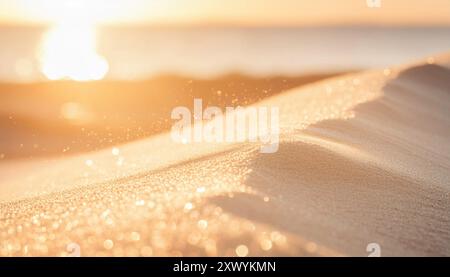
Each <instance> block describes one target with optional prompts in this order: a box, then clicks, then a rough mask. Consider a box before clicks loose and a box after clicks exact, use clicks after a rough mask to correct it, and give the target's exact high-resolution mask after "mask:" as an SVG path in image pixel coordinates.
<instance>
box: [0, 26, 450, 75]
mask: <svg viewBox="0 0 450 277" xmlns="http://www.w3.org/2000/svg"><path fill="white" fill-rule="evenodd" d="M45 31H46V29H45V28H38V27H11V26H3V27H0V81H35V80H40V79H43V78H44V77H43V76H42V74H41V73H40V71H39V61H38V59H37V52H38V51H37V49H38V48H39V45H40V43H41V40H42V36H43V34H44V33H45ZM97 49H98V53H99V54H101V55H103V56H104V57H105V58H106V59H107V60H108V62H109V66H110V70H109V73H108V75H107V78H109V79H131V80H133V79H143V78H147V77H151V76H154V75H159V74H164V73H176V74H183V75H188V76H193V77H201V78H208V77H212V76H216V75H221V74H226V73H230V72H238V73H244V74H250V75H256V76H261V75H298V74H305V73H317V72H331V71H343V70H352V69H361V68H383V67H388V66H389V65H394V64H398V63H404V62H409V61H411V60H414V59H419V58H423V57H426V56H428V55H432V54H436V53H440V52H445V51H448V50H450V28H449V27H427V28H419V27H414V28H400V27H396V28H387V27H317V28H311V27H308V28H238V27H186V28H179V27H102V28H99V29H98V30H97Z"/></svg>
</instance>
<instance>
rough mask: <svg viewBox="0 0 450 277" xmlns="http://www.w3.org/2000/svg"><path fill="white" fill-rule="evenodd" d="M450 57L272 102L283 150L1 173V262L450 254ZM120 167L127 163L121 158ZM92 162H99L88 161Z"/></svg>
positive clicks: (140, 153)
mask: <svg viewBox="0 0 450 277" xmlns="http://www.w3.org/2000/svg"><path fill="white" fill-rule="evenodd" d="M449 66H450V56H442V57H439V58H436V59H435V60H434V61H431V60H429V61H428V62H423V63H422V62H419V63H416V64H413V65H407V66H401V67H397V68H391V69H384V70H375V71H370V72H366V73H361V74H351V75H347V76H344V77H336V78H333V79H329V80H325V81H321V82H319V83H315V84H311V85H309V86H306V87H302V88H300V89H293V90H290V91H287V92H285V93H283V94H280V95H277V96H273V97H271V98H268V99H266V100H263V101H261V102H259V103H257V105H263V106H268V105H272V106H273V105H275V106H278V107H279V109H280V126H281V137H280V148H279V151H278V152H276V153H274V154H262V153H260V152H259V145H257V144H253V143H239V144H226V145H222V144H221V145H215V144H188V145H178V144H177V145H175V144H174V143H173V142H172V141H171V139H170V135H169V134H161V135H157V136H154V137H151V138H148V139H144V140H141V141H137V142H133V143H130V144H126V145H122V146H120V147H118V148H119V149H120V154H118V155H113V154H112V153H111V149H106V150H103V151H99V152H95V153H88V154H82V155H76V156H72V157H66V158H61V159H51V160H49V159H45V160H44V159H41V160H29V161H9V162H4V163H2V164H0V200H1V201H2V202H1V204H0V213H1V214H0V216H1V221H0V241H1V248H0V254H1V255H14V256H16V255H58V256H59V255H63V256H65V255H69V254H70V253H68V250H67V245H69V244H71V243H76V244H78V245H79V246H80V251H81V255H82V256H84V255H86V256H91V255H116V256H121V255H128V256H136V255H143V256H151V255H157V256H160V255H187V256H189V255H241V256H242V255H308V256H309V255H313V256H315V255H318V256H328V255H333V256H334V255H356V256H367V255H368V253H367V252H366V246H367V244H369V243H378V244H379V245H380V247H381V255H382V256H391V255H394V256H395V255H419V256H433V255H439V256H440V255H445V256H449V255H450V145H449V144H448V140H449V138H450V112H449V111H450V69H449ZM116 154H117V153H116ZM86 161H89V162H86Z"/></svg>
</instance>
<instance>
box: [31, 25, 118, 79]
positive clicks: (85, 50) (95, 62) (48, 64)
mask: <svg viewBox="0 0 450 277" xmlns="http://www.w3.org/2000/svg"><path fill="white" fill-rule="evenodd" d="M40 62H41V71H42V73H43V74H44V75H45V76H46V77H47V78H48V79H50V80H60V79H71V80H75V81H91V80H100V79H102V78H103V77H104V76H105V75H106V73H107V72H108V69H109V66H108V62H107V61H106V59H105V58H104V57H102V56H100V55H99V54H97V51H96V37H95V27H94V26H93V25H91V24H80V23H79V22H74V23H60V24H58V25H57V26H55V27H53V28H52V29H50V30H49V31H48V32H47V33H46V34H45V35H44V37H43V41H42V45H41V49H40Z"/></svg>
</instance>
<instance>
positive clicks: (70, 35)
mask: <svg viewBox="0 0 450 277" xmlns="http://www.w3.org/2000/svg"><path fill="white" fill-rule="evenodd" d="M448 49H450V1H448V0H429V1H425V0H395V1H394V0H340V1H332V0H316V1H301V0H276V1H275V0H265V1H260V0H247V1H242V0H240V1H239V0H228V1H219V0H209V1H203V0H165V1H162V0H161V1H156V0H151V1H150V0H149V1H145V0H128V1H126V0H109V1H106V0H91V1H87V0H86V1H85V0H54V1H53V0H16V1H13V0H0V162H1V161H2V160H8V159H17V158H29V157H41V156H59V155H67V154H71V153H76V152H80V151H92V150H96V149H100V148H103V147H109V146H110V145H114V144H119V143H123V142H127V141H131V140H135V139H139V138H142V137H146V136H150V135H153V134H156V133H159V132H163V131H166V130H168V129H169V128H170V126H171V125H172V122H171V120H170V112H171V110H172V109H173V108H174V107H176V106H179V105H184V106H188V107H190V106H192V101H193V98H195V97H201V98H203V99H204V102H205V103H206V104H208V105H216V106H220V107H224V106H230V105H232V106H237V105H248V104H251V103H254V102H256V101H258V100H260V99H262V98H264V97H268V96H270V95H274V94H277V93H280V92H282V91H285V90H287V89H290V88H293V87H297V86H300V85H304V84H307V83H310V82H314V81H318V80H321V79H324V78H327V77H331V76H335V75H339V74H343V73H346V72H350V71H359V70H364V69H370V68H379V69H385V68H389V67H390V66H391V65H395V64H399V63H404V62H409V61H411V60H415V59H422V58H427V57H429V58H430V59H432V56H433V55H435V54H437V53H440V52H445V51H447V50H448Z"/></svg>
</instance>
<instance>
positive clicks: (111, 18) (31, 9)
mask: <svg viewBox="0 0 450 277" xmlns="http://www.w3.org/2000/svg"><path fill="white" fill-rule="evenodd" d="M369 1H380V2H381V7H380V8H369V7H368V6H367V3H366V2H367V0H0V22H3V23H12V24H13V23H39V24H42V23H52V22H58V21H61V20H64V19H67V18H81V19H87V20H90V21H95V22H97V23H116V24H117V23H122V22H124V23H136V24H143V23H150V24H184V23H187V24H210V23H213V24H214V23H219V24H234V25H236V24H237V25H239V24H244V25H266V26H267V25H269V26H271V25H333V24H375V25H450V0H369Z"/></svg>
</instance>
